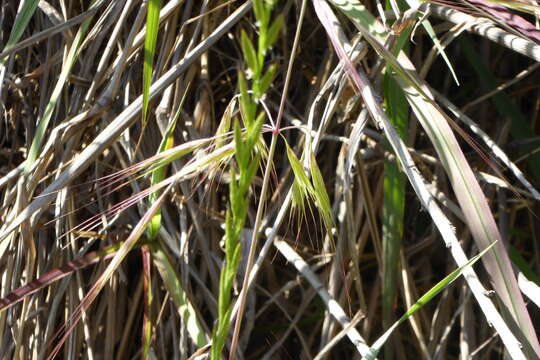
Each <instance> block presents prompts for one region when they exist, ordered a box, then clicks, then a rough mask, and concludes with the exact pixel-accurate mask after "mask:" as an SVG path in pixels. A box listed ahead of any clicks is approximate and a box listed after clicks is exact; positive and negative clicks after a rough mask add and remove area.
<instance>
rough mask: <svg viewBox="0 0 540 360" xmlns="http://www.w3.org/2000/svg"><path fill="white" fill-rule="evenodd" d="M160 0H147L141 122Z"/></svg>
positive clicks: (150, 78)
mask: <svg viewBox="0 0 540 360" xmlns="http://www.w3.org/2000/svg"><path fill="white" fill-rule="evenodd" d="M160 10H161V0H148V10H147V11H148V12H147V14H146V38H145V40H144V65H143V105H142V110H143V114H142V116H143V124H146V118H147V115H148V102H149V98H150V85H151V84H152V74H153V73H154V56H155V54H156V42H157V36H158V30H159V11H160Z"/></svg>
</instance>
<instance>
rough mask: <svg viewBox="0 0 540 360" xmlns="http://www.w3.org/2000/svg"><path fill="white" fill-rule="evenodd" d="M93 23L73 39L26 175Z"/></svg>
mask: <svg viewBox="0 0 540 360" xmlns="http://www.w3.org/2000/svg"><path fill="white" fill-rule="evenodd" d="M94 2H95V1H94ZM91 21H92V18H89V19H87V20H86V21H84V22H83V23H82V24H81V27H80V28H79V31H78V32H77V35H75V38H74V39H73V43H72V44H71V47H70V49H69V53H68V55H67V58H66V62H65V63H64V66H63V67H62V71H61V73H60V76H59V77H58V81H57V82H56V85H55V87H54V90H53V92H52V95H51V98H50V99H49V102H48V103H47V106H46V107H45V111H44V113H43V117H42V118H41V120H40V122H39V124H38V126H37V129H36V134H35V135H34V139H33V141H32V145H31V147H30V151H29V152H28V158H27V159H26V164H25V168H24V170H25V173H26V174H28V173H29V172H30V170H31V169H32V165H33V164H34V162H35V161H36V159H37V157H38V154H39V152H40V151H41V144H42V143H43V139H44V137H45V131H46V130H47V127H48V125H49V121H50V120H51V117H52V115H53V113H54V109H55V108H56V104H57V102H58V99H59V97H60V94H61V93H62V89H63V88H64V85H65V84H66V81H67V78H68V76H69V73H70V72H71V69H72V68H73V65H74V64H75V62H76V61H77V57H78V55H79V48H80V46H81V44H82V43H83V40H84V37H85V35H86V32H87V31H88V26H89V25H90V22H91Z"/></svg>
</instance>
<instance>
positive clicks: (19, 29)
mask: <svg viewBox="0 0 540 360" xmlns="http://www.w3.org/2000/svg"><path fill="white" fill-rule="evenodd" d="M38 4H39V0H26V1H25V2H24V5H23V8H22V9H21V12H20V13H18V14H17V17H16V18H15V24H13V28H12V29H11V32H10V34H9V39H8V42H7V43H6V46H4V49H3V50H2V52H4V51H6V50H8V49H9V48H11V47H12V46H13V45H15V44H16V43H17V41H19V39H20V38H21V36H22V34H23V32H24V29H26V26H27V25H28V22H29V21H30V19H31V18H32V16H33V15H34V12H35V11H36V9H37V6H38ZM6 59H7V57H4V58H3V59H1V60H0V65H3V64H5V61H6Z"/></svg>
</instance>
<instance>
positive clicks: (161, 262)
mask: <svg viewBox="0 0 540 360" xmlns="http://www.w3.org/2000/svg"><path fill="white" fill-rule="evenodd" d="M150 250H151V252H152V263H153V264H154V265H155V266H156V268H157V269H158V272H159V275H160V276H161V278H162V279H163V283H164V284H165V287H166V288H167V291H168V292H169V294H170V295H171V297H172V299H173V301H174V303H175V305H176V306H177V308H178V313H179V315H180V317H181V318H182V321H183V323H184V325H185V326H186V328H187V331H188V334H189V336H190V337H191V339H192V340H193V342H194V343H195V344H196V345H197V346H198V347H202V346H204V345H206V344H207V343H208V341H207V338H206V331H205V330H204V327H202V325H201V323H200V322H199V319H198V315H197V312H196V311H195V308H194V307H193V305H192V304H191V301H190V300H189V298H188V296H187V293H186V291H185V290H184V288H183V287H182V283H181V282H180V276H179V275H178V273H177V272H176V269H175V268H174V267H173V265H172V264H173V263H172V261H171V259H170V257H169V255H168V254H167V253H166V252H165V250H164V249H163V247H162V246H161V245H160V244H159V243H158V242H156V241H153V242H151V243H150Z"/></svg>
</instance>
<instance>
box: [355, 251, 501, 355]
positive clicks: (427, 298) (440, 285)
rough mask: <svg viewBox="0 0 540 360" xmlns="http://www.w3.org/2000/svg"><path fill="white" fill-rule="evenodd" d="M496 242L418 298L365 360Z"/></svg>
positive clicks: (375, 353) (374, 345)
mask: <svg viewBox="0 0 540 360" xmlns="http://www.w3.org/2000/svg"><path fill="white" fill-rule="evenodd" d="M494 245H495V243H493V244H491V245H490V246H489V247H487V248H486V249H484V250H483V251H482V252H481V253H479V254H478V255H476V256H475V257H473V258H471V259H470V260H469V262H467V264H465V265H463V266H460V267H459V268H457V269H456V270H454V271H452V272H451V273H450V274H449V275H447V276H446V277H445V278H444V279H442V280H441V281H439V282H438V283H437V284H436V285H435V286H433V287H432V288H431V289H430V290H429V291H428V292H426V293H425V294H424V295H422V296H421V297H420V299H418V301H417V302H416V303H415V304H414V305H413V306H412V307H411V308H410V309H408V310H407V312H406V313H405V314H403V316H401V318H399V320H398V321H396V322H395V323H394V325H392V327H390V328H389V329H388V330H387V331H386V332H385V333H384V334H383V335H382V336H381V337H379V338H378V339H377V340H376V341H375V343H374V344H373V345H372V346H371V347H370V348H369V352H370V353H369V355H367V356H364V357H363V358H362V359H364V360H374V359H375V358H376V357H377V354H378V353H379V351H380V350H381V348H382V347H383V345H384V343H385V342H386V341H387V340H388V338H389V337H390V335H392V332H394V330H395V329H396V328H397V327H398V326H399V325H401V324H403V323H404V322H405V321H406V320H407V319H408V318H410V317H411V316H412V315H413V314H414V313H415V312H417V311H418V310H420V309H421V308H422V307H423V306H424V305H426V304H427V303H428V302H429V301H430V300H431V299H433V298H434V297H435V296H437V294H439V293H440V292H441V291H443V290H444V289H445V288H447V287H448V286H449V285H450V284H452V283H453V282H454V281H455V280H456V279H457V278H458V277H459V276H460V275H461V274H462V273H463V270H465V269H466V268H468V267H469V266H472V265H473V264H474V263H475V262H477V261H478V260H479V259H480V258H481V257H482V256H484V254H485V253H487V252H488V251H489V250H491V248H493V246H494Z"/></svg>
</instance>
